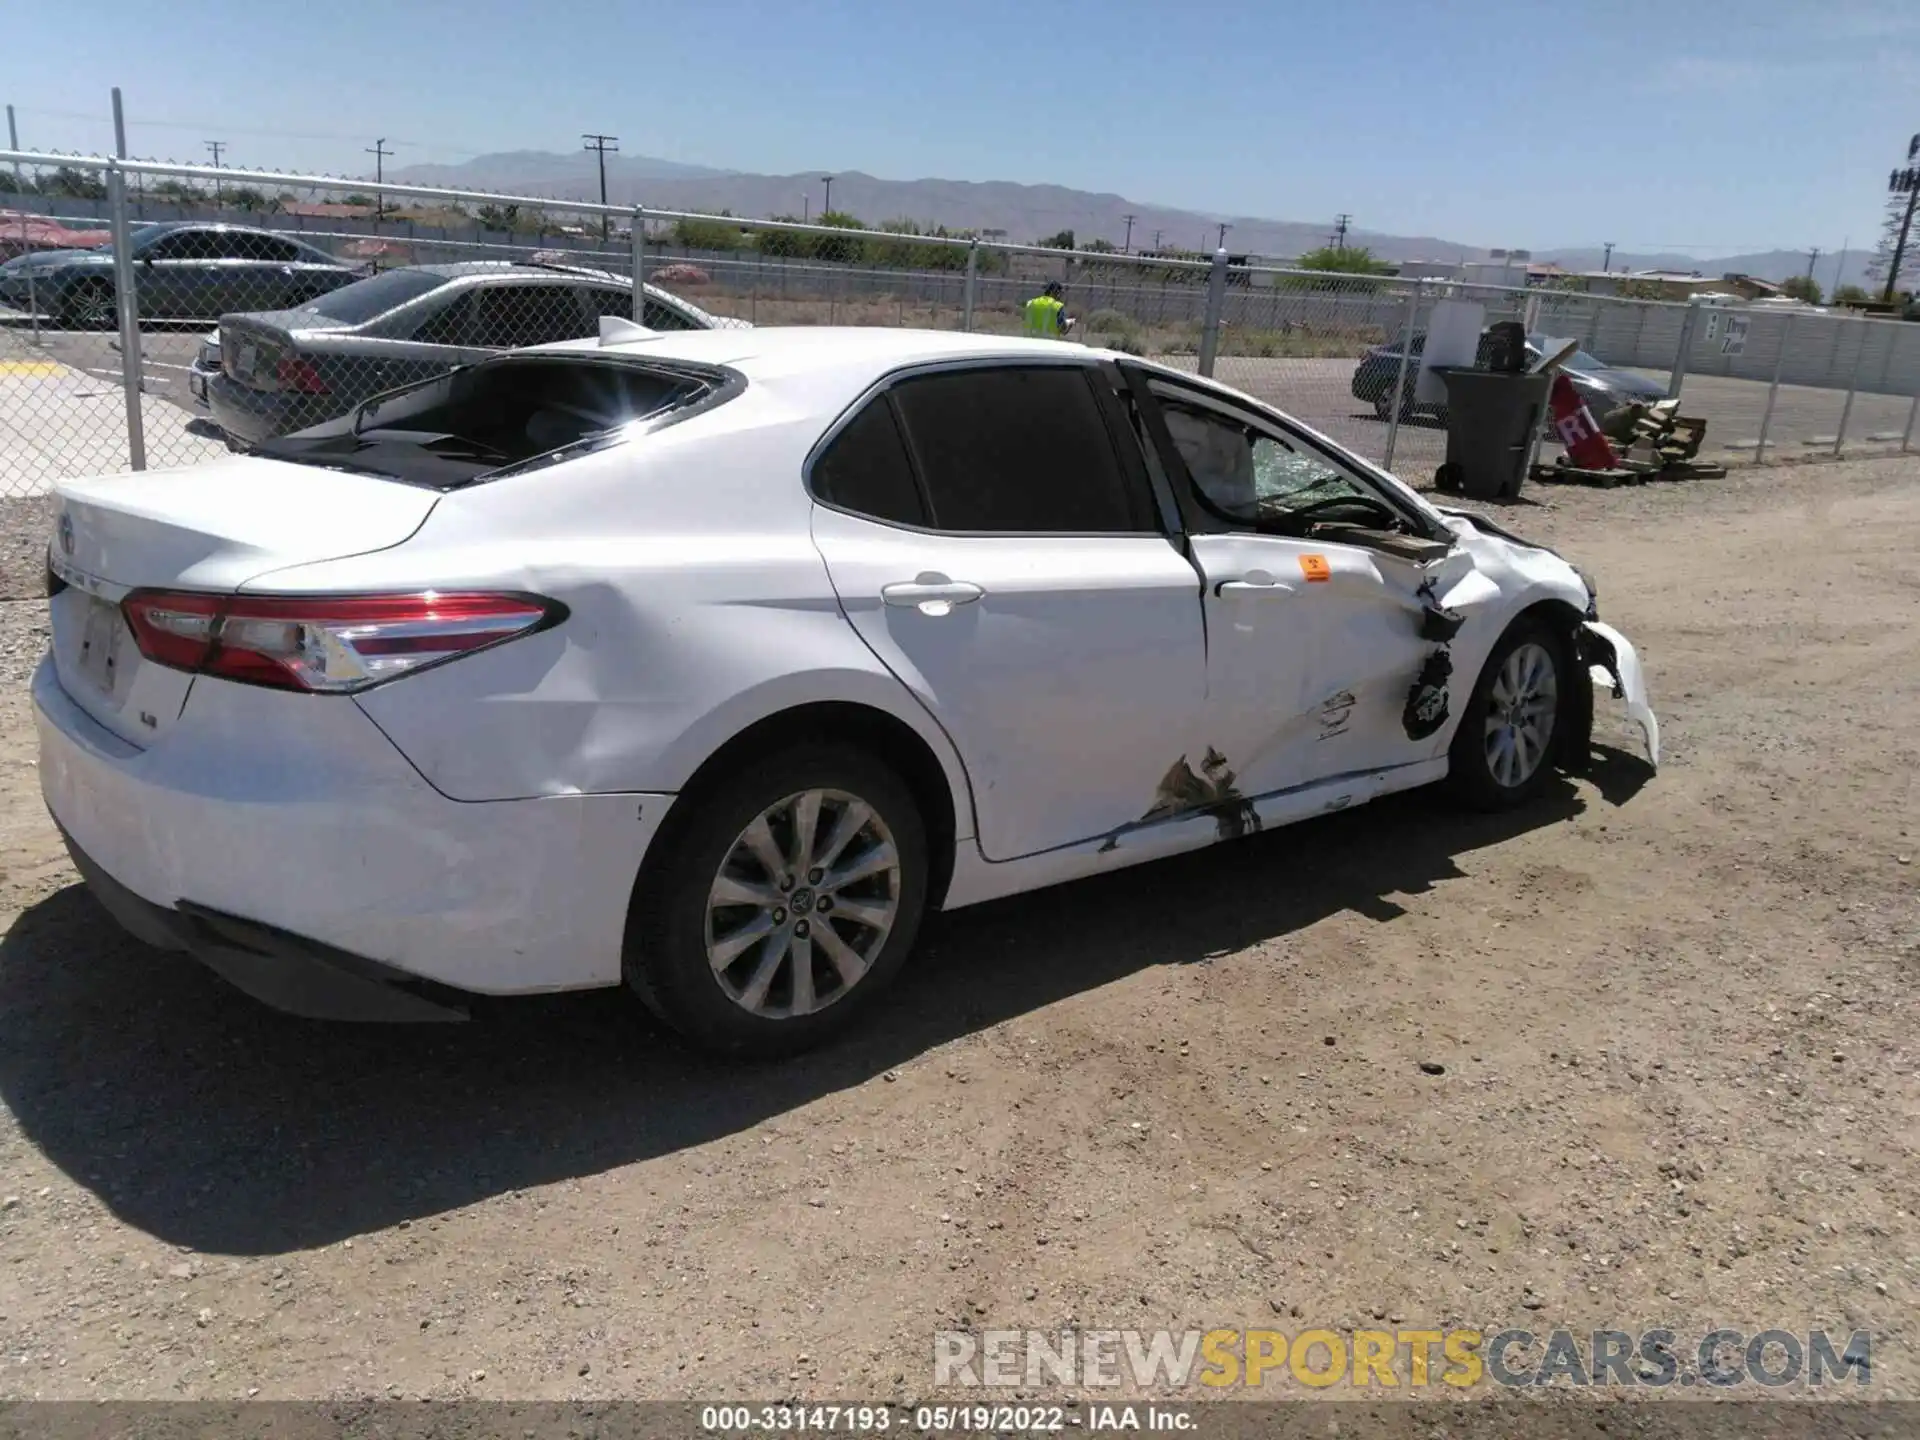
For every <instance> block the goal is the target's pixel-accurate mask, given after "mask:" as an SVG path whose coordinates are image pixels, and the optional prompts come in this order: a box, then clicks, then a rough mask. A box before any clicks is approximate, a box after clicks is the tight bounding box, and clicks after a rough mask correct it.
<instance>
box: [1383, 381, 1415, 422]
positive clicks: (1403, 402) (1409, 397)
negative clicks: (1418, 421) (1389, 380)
mask: <svg viewBox="0 0 1920 1440" xmlns="http://www.w3.org/2000/svg"><path fill="white" fill-rule="evenodd" d="M1373 414H1374V418H1375V419H1377V420H1379V421H1381V422H1382V423H1383V424H1384V423H1385V422H1386V421H1388V420H1391V419H1392V418H1393V400H1392V397H1391V396H1390V395H1389V394H1388V393H1387V391H1385V390H1382V391H1381V392H1380V393H1379V394H1378V395H1376V396H1374V397H1373ZM1411 419H1413V391H1412V390H1411V389H1406V390H1402V391H1401V392H1400V423H1401V424H1402V425H1404V424H1406V423H1407V421H1409V420H1411Z"/></svg>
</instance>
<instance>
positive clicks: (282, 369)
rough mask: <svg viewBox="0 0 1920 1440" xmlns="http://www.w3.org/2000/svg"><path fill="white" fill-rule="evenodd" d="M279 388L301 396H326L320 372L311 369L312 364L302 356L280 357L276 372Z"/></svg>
mask: <svg viewBox="0 0 1920 1440" xmlns="http://www.w3.org/2000/svg"><path fill="white" fill-rule="evenodd" d="M276 373H277V374H278V375H279V377H280V388H281V389H282V390H292V391H295V392H296V393H298V394H301V395H325V394H328V393H329V392H328V389H327V382H326V381H324V380H322V379H321V378H320V372H319V371H318V370H316V369H314V368H313V362H312V361H311V360H309V359H307V357H306V356H304V355H282V356H281V357H280V364H279V366H278V369H277V372H276Z"/></svg>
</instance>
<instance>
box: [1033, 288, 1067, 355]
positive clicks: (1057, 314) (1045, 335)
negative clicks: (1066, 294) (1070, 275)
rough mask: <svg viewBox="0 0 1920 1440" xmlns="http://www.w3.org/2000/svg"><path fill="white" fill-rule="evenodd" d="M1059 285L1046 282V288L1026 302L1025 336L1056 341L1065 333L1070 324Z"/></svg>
mask: <svg viewBox="0 0 1920 1440" xmlns="http://www.w3.org/2000/svg"><path fill="white" fill-rule="evenodd" d="M1060 294H1061V285H1060V282H1059V281H1058V280H1053V281H1050V282H1048V285H1047V288H1046V289H1045V290H1044V291H1043V292H1042V293H1040V294H1039V295H1036V296H1035V297H1034V298H1033V299H1031V300H1029V301H1028V302H1027V306H1026V316H1027V334H1029V335H1032V336H1035V337H1038V338H1042V339H1047V340H1058V339H1059V338H1060V337H1061V336H1062V335H1065V334H1066V333H1067V326H1068V324H1069V323H1070V322H1069V321H1068V319H1067V307H1066V302H1064V301H1063V300H1061V298H1060Z"/></svg>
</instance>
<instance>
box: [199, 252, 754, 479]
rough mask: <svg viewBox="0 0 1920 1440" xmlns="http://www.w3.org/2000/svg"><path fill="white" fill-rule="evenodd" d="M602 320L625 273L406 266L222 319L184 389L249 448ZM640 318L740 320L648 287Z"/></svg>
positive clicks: (629, 302) (622, 302)
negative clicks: (314, 296)
mask: <svg viewBox="0 0 1920 1440" xmlns="http://www.w3.org/2000/svg"><path fill="white" fill-rule="evenodd" d="M602 315H617V316H620V317H621V318H623V319H628V318H631V317H632V315H633V284H632V282H631V281H630V280H628V279H627V278H626V277H625V276H622V275H613V274H608V273H606V272H604V271H599V270H583V269H576V268H573V267H570V266H563V265H545V264H535V263H514V262H503V261H484V260H483V261H469V262H466V263H462V264H453V265H409V266H406V267H404V268H402V269H398V270H388V271H386V272H384V273H383V274H380V275H376V276H374V277H372V278H371V279H367V280H362V281H360V282H359V283H358V284H354V285H349V286H347V287H346V288H345V289H343V290H336V291H334V292H333V293H332V294H331V295H327V296H323V297H322V298H320V299H318V300H315V301H313V302H311V303H310V304H307V305H303V306H300V307H298V308H295V309H289V310H280V311H270V312H266V313H261V314H250V315H226V316H222V317H221V321H220V329H219V332H218V333H217V335H214V336H209V337H208V338H207V340H206V341H204V342H203V343H202V345H201V347H200V353H199V355H198V356H197V357H196V359H195V361H194V365H193V373H192V374H191V375H189V377H188V382H187V383H188V388H189V389H190V390H191V391H192V392H193V395H194V397H195V398H196V399H198V400H201V401H203V402H204V403H205V404H206V405H207V408H208V410H209V411H211V413H212V416H213V421H214V423H215V424H216V425H218V426H219V427H220V428H221V429H222V430H224V431H225V432H226V434H227V438H228V442H229V443H230V444H235V445H242V446H244V445H254V444H258V443H259V442H260V441H262V440H267V439H271V438H272V437H273V436H276V435H287V434H291V433H292V432H294V431H296V430H303V429H305V428H306V427H307V426H309V425H317V424H319V423H320V422H321V421H322V420H330V419H332V418H333V417H334V416H336V415H341V414H344V413H346V412H347V411H348V410H351V409H353V408H354V407H355V406H357V405H360V404H361V403H362V402H364V401H366V400H369V399H371V398H372V397H373V396H375V395H378V394H380V393H382V392H383V391H387V390H392V389H394V388H396V387H398V386H401V385H410V384H412V383H413V382H414V381H416V380H425V379H428V378H430V377H432V376H434V375H438V374H441V373H443V372H445V371H448V370H451V369H452V368H453V367H454V366H456V365H464V364H469V363H471V362H473V361H475V360H482V359H485V358H486V357H487V356H489V355H492V354H495V353H497V352H498V351H501V350H516V349H519V348H521V347H522V346H526V345H545V344H548V343H550V342H552V341H555V340H578V339H582V338H584V337H586V336H589V335H592V334H594V333H596V332H597V331H598V329H599V325H600V317H601V316H602ZM645 323H646V325H647V326H648V327H649V328H650V329H654V330H713V329H724V328H730V327H734V326H743V325H744V324H745V322H744V321H739V320H729V319H726V318H723V317H720V316H715V315H709V314H707V313H706V312H705V311H704V310H701V309H699V308H698V307H697V306H694V305H690V304H688V303H687V302H686V301H684V300H682V299H680V298H679V297H678V296H676V295H670V294H668V293H667V292H666V291H664V290H660V289H657V288H655V287H654V286H652V285H649V286H648V287H647V307H646V320H645Z"/></svg>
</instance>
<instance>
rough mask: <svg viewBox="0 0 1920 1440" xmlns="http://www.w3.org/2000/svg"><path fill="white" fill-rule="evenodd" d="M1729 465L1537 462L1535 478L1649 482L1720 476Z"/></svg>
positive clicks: (1551, 482)
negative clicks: (1597, 466) (1606, 466)
mask: <svg viewBox="0 0 1920 1440" xmlns="http://www.w3.org/2000/svg"><path fill="white" fill-rule="evenodd" d="M1726 473H1727V467H1726V466H1724V465H1716V464H1712V463H1709V462H1706V461H1700V460H1671V461H1668V462H1667V463H1666V464H1664V465H1651V464H1646V463H1643V462H1638V461H1633V462H1628V463H1626V464H1622V465H1617V466H1615V467H1614V468H1613V469H1611V470H1583V469H1581V468H1580V467H1579V466H1578V465H1566V464H1554V465H1535V466H1534V467H1533V470H1532V472H1531V478H1532V479H1534V480H1537V481H1539V482H1541V483H1542V484H1548V485H1556V484H1557V485H1596V486H1599V487H1601V488H1602V489H1608V488H1611V487H1612V486H1615V485H1645V484H1647V483H1648V482H1650V481H1661V480H1719V479H1723V478H1724V477H1725V476H1726Z"/></svg>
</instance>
